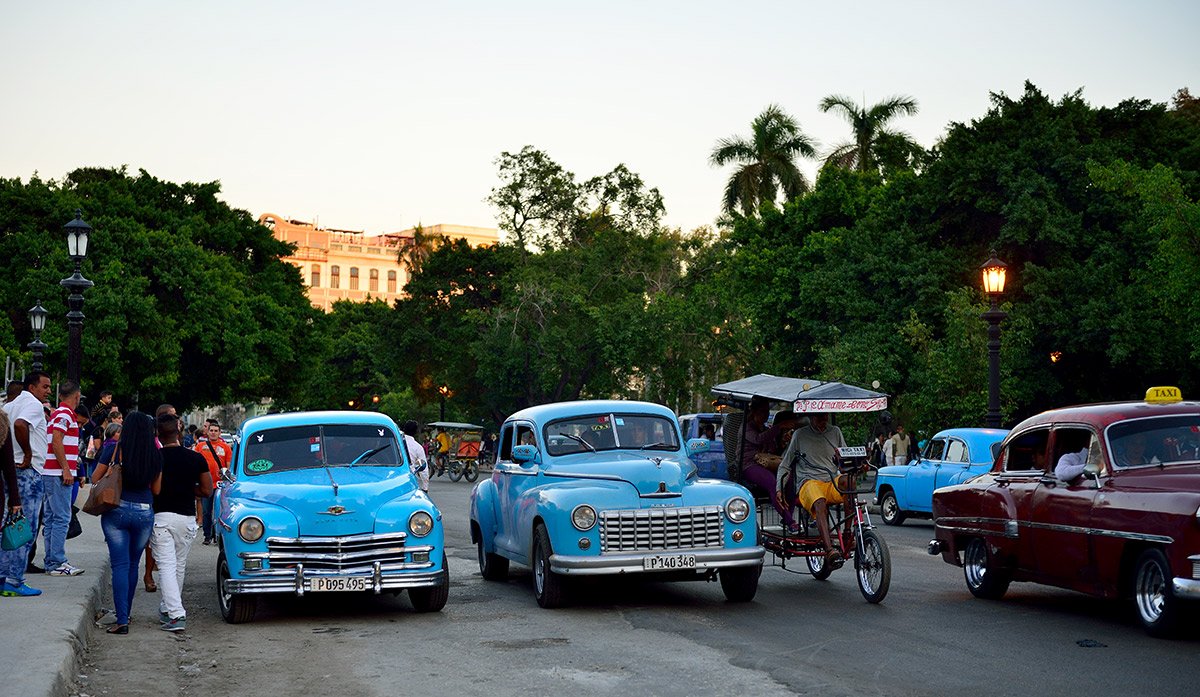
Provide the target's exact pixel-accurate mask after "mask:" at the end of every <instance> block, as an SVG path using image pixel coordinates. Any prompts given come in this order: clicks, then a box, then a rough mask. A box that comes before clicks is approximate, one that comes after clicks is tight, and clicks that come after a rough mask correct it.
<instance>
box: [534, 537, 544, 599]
mask: <svg viewBox="0 0 1200 697" xmlns="http://www.w3.org/2000/svg"><path fill="white" fill-rule="evenodd" d="M544 563H545V557H543V556H542V548H541V546H540V545H539V546H538V548H537V553H536V554H535V555H534V559H533V587H534V588H535V589H536V590H537V592H538V595H541V594H542V585H543V584H544V583H545V582H546V578H545V575H546V570H545V569H544V568H542V565H543V564H544Z"/></svg>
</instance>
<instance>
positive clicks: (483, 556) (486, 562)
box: [476, 534, 508, 581]
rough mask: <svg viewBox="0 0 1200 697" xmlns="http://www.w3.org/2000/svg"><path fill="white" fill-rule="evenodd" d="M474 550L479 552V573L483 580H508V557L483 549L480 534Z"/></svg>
mask: <svg viewBox="0 0 1200 697" xmlns="http://www.w3.org/2000/svg"><path fill="white" fill-rule="evenodd" d="M476 550H477V551H478V553H479V573H480V574H481V575H482V576H483V580H485V581H506V580H508V558H507V557H502V556H500V555H499V554H492V553H491V552H487V551H484V549H483V535H482V534H481V535H480V536H479V543H478V544H477V545H476Z"/></svg>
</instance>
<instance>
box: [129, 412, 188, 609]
mask: <svg viewBox="0 0 1200 697" xmlns="http://www.w3.org/2000/svg"><path fill="white" fill-rule="evenodd" d="M163 414H170V415H171V416H174V417H175V418H176V419H178V418H179V414H177V413H176V412H175V407H174V406H172V405H170V404H160V405H158V408H157V409H155V410H154V424H155V426H154V432H155V436H154V445H155V447H157V448H162V442H160V441H159V440H158V435H157V434H158V425H157V424H158V420H159V419H160V418H162V416H163ZM196 521H197V522H199V521H200V514H199V512H197V513H196ZM155 571H158V564H156V563H155V562H154V550H153V549H152V548H151V546H150V542H149V541H148V540H147V542H146V571H145V573H144V574H143V576H142V584H143V585H144V586H145V588H146V592H147V593H156V592H158V584H157V583H155V582H154V572H155Z"/></svg>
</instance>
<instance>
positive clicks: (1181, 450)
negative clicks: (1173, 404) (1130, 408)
mask: <svg viewBox="0 0 1200 697" xmlns="http://www.w3.org/2000/svg"><path fill="white" fill-rule="evenodd" d="M1108 444H1109V452H1110V453H1111V454H1112V460H1113V465H1114V466H1116V467H1118V468H1123V467H1140V466H1144V465H1165V464H1171V463H1178V462H1188V463H1195V462H1200V414H1180V415H1178V416H1164V417H1158V418H1152V419H1131V420H1129V421H1121V422H1118V423H1115V424H1113V425H1112V426H1109V427H1108Z"/></svg>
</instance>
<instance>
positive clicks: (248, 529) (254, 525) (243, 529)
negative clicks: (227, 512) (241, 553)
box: [238, 516, 265, 542]
mask: <svg viewBox="0 0 1200 697" xmlns="http://www.w3.org/2000/svg"><path fill="white" fill-rule="evenodd" d="M264 531H265V528H263V522H262V521H261V520H259V519H258V518H255V517H253V516H251V517H249V518H243V519H242V522H241V523H238V534H239V535H241V536H242V539H243V540H245V541H246V542H258V541H259V540H261V539H262V536H263V532H264Z"/></svg>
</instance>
